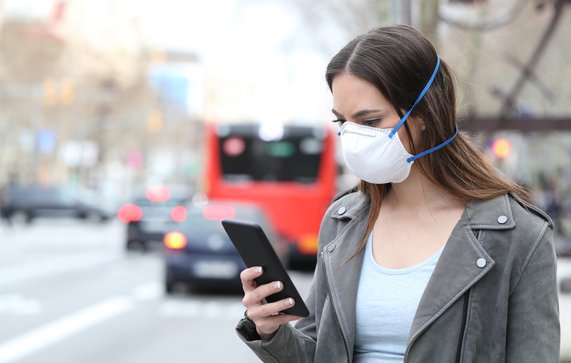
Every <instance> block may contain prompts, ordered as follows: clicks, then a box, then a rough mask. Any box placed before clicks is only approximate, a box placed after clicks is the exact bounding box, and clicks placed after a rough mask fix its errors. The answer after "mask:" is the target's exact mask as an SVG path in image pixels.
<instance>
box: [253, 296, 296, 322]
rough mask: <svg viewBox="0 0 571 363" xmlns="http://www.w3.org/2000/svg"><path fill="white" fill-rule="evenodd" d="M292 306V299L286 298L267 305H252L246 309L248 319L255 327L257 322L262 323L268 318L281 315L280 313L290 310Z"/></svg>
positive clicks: (293, 302)
mask: <svg viewBox="0 0 571 363" xmlns="http://www.w3.org/2000/svg"><path fill="white" fill-rule="evenodd" d="M294 304H295V301H294V300H293V299H292V298H287V299H283V300H280V301H276V302H272V303H268V304H259V305H253V306H250V307H248V317H249V318H250V319H251V320H253V321H254V322H255V323H256V325H257V321H258V320H259V321H262V320H263V319H266V318H268V317H275V316H278V315H281V314H280V313H281V312H282V311H284V310H285V309H288V308H291V307H292V306H293V305H294Z"/></svg>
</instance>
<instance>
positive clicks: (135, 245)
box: [125, 240, 145, 252]
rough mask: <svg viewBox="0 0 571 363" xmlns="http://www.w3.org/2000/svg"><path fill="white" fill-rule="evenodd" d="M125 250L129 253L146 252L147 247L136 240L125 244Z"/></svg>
mask: <svg viewBox="0 0 571 363" xmlns="http://www.w3.org/2000/svg"><path fill="white" fill-rule="evenodd" d="M125 248H126V249H127V251H141V252H144V251H145V246H144V245H143V243H142V242H139V241H135V240H127V243H125Z"/></svg>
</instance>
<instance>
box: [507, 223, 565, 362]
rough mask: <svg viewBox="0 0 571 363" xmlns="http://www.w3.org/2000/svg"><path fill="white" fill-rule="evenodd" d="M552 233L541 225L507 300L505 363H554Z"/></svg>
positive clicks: (556, 349) (556, 308)
mask: <svg viewBox="0 0 571 363" xmlns="http://www.w3.org/2000/svg"><path fill="white" fill-rule="evenodd" d="M556 263H557V260H556V256H555V249H554V246H553V239H552V230H551V228H549V226H548V224H547V223H545V225H544V226H543V229H542V231H541V233H540V235H539V236H538V237H537V239H536V241H535V243H534V244H533V246H532V247H531V250H530V252H529V253H528V255H527V257H526V259H525V261H524V262H523V266H522V267H521V274H520V278H519V281H517V282H516V285H515V288H514V290H513V291H512V293H511V295H510V299H509V313H508V314H509V315H508V327H507V329H508V330H507V342H506V362H508V363H512V362H513V363H516V362H517V363H522V362H523V363H525V362H530V363H532V362H543V363H551V362H553V363H557V362H559V354H560V326H559V302H558V292H557V277H556Z"/></svg>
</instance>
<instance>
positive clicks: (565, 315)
mask: <svg viewBox="0 0 571 363" xmlns="http://www.w3.org/2000/svg"><path fill="white" fill-rule="evenodd" d="M569 277H571V258H560V259H558V260H557V279H558V281H559V282H560V281H561V280H562V279H563V278H569ZM559 317H560V320H561V362H566V363H571V293H561V292H560V293H559Z"/></svg>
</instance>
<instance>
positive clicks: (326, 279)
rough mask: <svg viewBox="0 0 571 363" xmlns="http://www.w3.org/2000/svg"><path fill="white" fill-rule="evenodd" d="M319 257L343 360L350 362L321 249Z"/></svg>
mask: <svg viewBox="0 0 571 363" xmlns="http://www.w3.org/2000/svg"><path fill="white" fill-rule="evenodd" d="M320 254H321V259H322V261H323V272H324V276H325V286H326V287H327V294H328V295H329V300H330V302H331V309H332V310H333V316H334V317H335V324H336V325H337V331H338V332H339V335H341V340H342V341H343V347H345V361H346V362H347V363H350V360H349V348H348V347H347V340H345V335H343V330H342V329H341V323H339V318H338V316H337V311H336V310H335V304H333V295H331V289H330V287H329V278H328V277H327V269H326V266H325V253H324V252H323V251H321V253H320Z"/></svg>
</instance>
